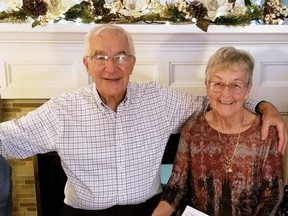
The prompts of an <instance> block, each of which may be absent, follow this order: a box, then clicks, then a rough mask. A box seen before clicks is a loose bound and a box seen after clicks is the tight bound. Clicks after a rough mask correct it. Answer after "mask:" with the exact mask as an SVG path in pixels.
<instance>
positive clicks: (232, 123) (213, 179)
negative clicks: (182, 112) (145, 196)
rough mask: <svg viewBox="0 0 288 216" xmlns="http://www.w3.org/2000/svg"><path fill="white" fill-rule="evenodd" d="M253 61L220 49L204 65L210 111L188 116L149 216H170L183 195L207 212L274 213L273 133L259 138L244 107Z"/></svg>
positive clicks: (277, 182)
mask: <svg viewBox="0 0 288 216" xmlns="http://www.w3.org/2000/svg"><path fill="white" fill-rule="evenodd" d="M253 68H254V59H253V58H252V57H251V56H250V54H248V53H247V52H245V51H243V50H237V49H235V48H233V47H223V48H220V49H219V50H218V51H217V52H216V53H215V54H214V55H212V56H211V58H210V59H209V61H208V65H207V68H206V77H205V84H206V89H207V94H208V98H209V101H210V105H211V110H210V111H208V112H206V113H204V114H203V115H199V116H197V117H195V116H192V117H190V119H189V120H188V121H187V122H186V123H185V125H184V126H183V128H182V131H181V138H180V142H179V147H178V150H177V154H176V158H175V162H174V166H173V171H172V175H171V177H170V179H169V182H168V184H167V187H166V189H165V191H164V193H163V196H162V199H161V200H162V201H161V202H160V203H159V205H158V207H157V208H156V209H155V211H154V213H153V216H156V215H157V216H158V215H161V216H164V215H171V214H172V213H173V212H174V211H175V209H176V210H177V209H178V208H179V205H180V203H181V201H182V200H183V198H184V197H185V195H188V200H189V201H190V202H191V203H190V204H191V205H192V206H193V207H194V208H196V209H198V210H200V211H202V212H204V213H206V214H208V215H210V216H211V215H215V216H216V215H217V216H218V215H223V216H230V215H233V216H246V215H247V216H248V215H249V216H250V215H261V216H264V215H267V216H272V215H277V214H278V212H279V210H278V209H279V205H280V203H281V200H282V197H283V180H282V175H283V173H282V157H281V155H280V153H279V152H278V151H277V142H278V138H277V132H276V129H275V128H270V131H269V138H268V139H266V140H264V141H263V140H262V139H261V133H260V130H261V124H262V122H261V118H260V116H259V115H255V114H254V113H251V112H250V111H248V110H247V109H246V108H244V106H243V105H244V102H245V100H246V99H247V98H248V97H249V93H250V90H251V87H252V76H253Z"/></svg>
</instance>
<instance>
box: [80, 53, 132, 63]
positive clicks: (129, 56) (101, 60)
mask: <svg viewBox="0 0 288 216" xmlns="http://www.w3.org/2000/svg"><path fill="white" fill-rule="evenodd" d="M97 56H100V57H104V59H95V57H97ZM119 56H126V57H128V60H124V61H117V60H115V58H116V57H119ZM85 57H86V58H89V59H90V60H91V61H93V62H94V63H98V64H102V65H105V64H107V63H108V61H109V60H110V59H112V60H113V62H114V63H115V64H117V65H124V64H125V63H128V62H129V61H130V60H131V59H132V57H133V55H127V54H125V53H119V54H116V55H114V56H108V55H102V54H95V55H92V56H85Z"/></svg>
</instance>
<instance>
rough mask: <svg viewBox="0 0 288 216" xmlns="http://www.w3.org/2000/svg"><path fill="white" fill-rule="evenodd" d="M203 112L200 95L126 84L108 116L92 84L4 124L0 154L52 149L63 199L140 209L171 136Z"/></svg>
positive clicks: (156, 185) (85, 205)
mask: <svg viewBox="0 0 288 216" xmlns="http://www.w3.org/2000/svg"><path fill="white" fill-rule="evenodd" d="M256 103H257V101H253V100H249V103H247V104H246V107H247V108H250V109H251V110H253V109H254V108H255V105H256ZM206 107H207V100H206V97H201V96H191V95H189V94H184V93H180V92H177V91H175V90H172V89H170V88H165V87H161V86H160V85H159V84H157V83H155V82H151V83H142V84H139V83H132V82H131V83H129V85H128V89H127V94H126V98H125V100H124V101H123V102H122V103H121V104H120V105H119V107H118V109H117V112H114V111H112V110H111V109H110V108H109V107H107V106H106V105H105V104H103V103H102V101H101V100H100V98H99V95H98V93H97V91H96V86H95V84H92V85H90V86H87V87H83V88H81V89H79V90H77V91H74V92H72V93H67V94H64V95H61V96H58V97H55V98H52V99H50V100H49V101H48V102H47V103H45V104H44V105H42V106H41V107H39V108H38V109H36V110H35V111H33V112H30V113H28V114H27V115H26V116H24V117H22V118H20V119H17V120H11V121H8V122H4V123H2V124H1V127H0V140H1V141H0V154H1V155H3V156H4V157H6V158H26V157H29V156H32V155H35V154H37V153H45V152H50V151H57V152H58V154H59V156H60V158H61V163H62V167H63V169H64V171H65V173H66V175H67V178H68V179H67V183H66V186H65V200H64V202H65V203H66V204H67V205H70V206H72V207H74V208H80V209H93V210H98V209H105V208H109V207H111V206H113V205H126V204H138V203H141V202H144V201H146V200H148V199H149V198H151V197H153V196H154V195H155V194H158V193H159V192H161V183H160V165H161V160H162V156H163V153H164V150H165V146H166V143H167V141H168V138H169V136H170V134H171V133H177V132H179V131H180V127H181V125H182V124H183V123H184V121H185V120H186V119H187V118H188V117H189V116H190V115H192V114H197V113H198V112H200V111H203V109H205V108H206Z"/></svg>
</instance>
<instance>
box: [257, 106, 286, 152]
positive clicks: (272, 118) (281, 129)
mask: <svg viewBox="0 0 288 216" xmlns="http://www.w3.org/2000/svg"><path fill="white" fill-rule="evenodd" d="M259 111H260V112H261V113H262V121H263V125H262V129H261V135H262V140H264V139H266V138H267V136H268V131H269V127H270V126H275V127H276V129H277V131H278V138H279V143H278V150H279V152H281V154H282V155H284V153H285V150H286V147H287V142H288V140H287V139H288V135H287V128H286V123H285V121H284V120H283V118H282V117H281V115H280V114H279V112H278V110H277V109H276V107H275V106H274V105H273V104H271V103H269V102H266V101H263V102H260V104H259Z"/></svg>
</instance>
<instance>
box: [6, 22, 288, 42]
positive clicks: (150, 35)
mask: <svg viewBox="0 0 288 216" xmlns="http://www.w3.org/2000/svg"><path fill="white" fill-rule="evenodd" d="M94 26H95V25H94V24H76V23H65V24H47V25H45V26H36V27H34V28H32V24H31V23H23V24H10V23H1V24H0V29H1V31H0V43H1V42H2V41H11V42H12V41H14V42H31V41H34V40H36V42H39V41H42V42H45V41H46V42H51V40H53V41H58V42H64V43H65V42H66V43H67V42H70V41H75V40H76V41H82V39H83V35H84V34H85V33H86V32H87V31H89V30H90V29H91V28H93V27H94ZM120 26H122V27H124V28H125V29H126V30H127V31H129V32H130V33H132V35H133V36H134V40H135V39H136V40H137V39H139V40H141V39H143V40H144V41H150V40H152V41H155V39H156V40H157V41H160V42H161V41H162V42H163V41H165V39H167V38H169V40H172V41H173V42H177V40H178V38H183V37H184V36H187V37H186V40H185V41H186V42H189V41H191V42H195V41H197V40H198V38H199V37H204V38H210V37H213V38H211V40H216V41H218V40H219V41H221V40H223V41H225V40H226V39H227V37H223V35H227V36H229V37H228V38H230V36H233V38H232V39H240V41H243V40H244V39H241V37H242V36H245V35H249V37H251V36H252V38H254V40H258V41H259V42H261V41H262V40H269V39H270V40H275V38H273V37H271V36H273V35H274V36H277V40H279V39H280V40H284V41H288V38H287V37H286V36H287V34H288V25H249V26H245V27H229V26H220V25H210V26H209V28H208V31H207V32H204V31H202V30H201V29H200V28H198V27H197V26H196V25H194V24H121V25H120ZM171 35H173V36H176V38H171V37H169V36H171ZM192 35H193V37H191V36H192ZM157 36H158V37H157ZM263 37H264V38H263ZM244 38H245V37H244ZM199 42H201V41H199ZM275 42H276V41H275Z"/></svg>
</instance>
